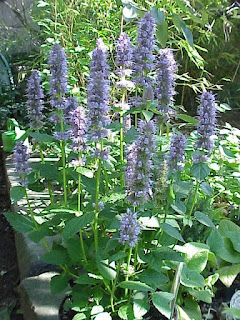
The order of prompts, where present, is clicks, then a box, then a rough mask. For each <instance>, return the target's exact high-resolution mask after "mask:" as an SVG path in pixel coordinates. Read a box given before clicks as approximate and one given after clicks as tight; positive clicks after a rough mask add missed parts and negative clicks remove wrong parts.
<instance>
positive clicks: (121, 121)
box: [120, 91, 125, 188]
mask: <svg viewBox="0 0 240 320" xmlns="http://www.w3.org/2000/svg"><path fill="white" fill-rule="evenodd" d="M124 101H125V91H124V92H123V96H122V105H123V104H124ZM120 125H121V128H120V162H121V165H123V162H124V150H123V134H124V132H123V128H122V126H123V112H122V111H120ZM120 179H121V187H122V188H124V185H125V177H124V172H123V171H121V178H120Z"/></svg>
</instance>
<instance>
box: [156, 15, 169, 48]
mask: <svg viewBox="0 0 240 320" xmlns="http://www.w3.org/2000/svg"><path fill="white" fill-rule="evenodd" d="M156 38H157V39H158V41H159V42H160V45H161V47H162V48H165V47H166V43H167V40H168V23H167V21H166V20H164V21H163V22H162V23H161V24H158V25H157V28H156Z"/></svg>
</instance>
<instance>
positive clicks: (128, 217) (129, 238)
mask: <svg viewBox="0 0 240 320" xmlns="http://www.w3.org/2000/svg"><path fill="white" fill-rule="evenodd" d="M140 232H141V227H140V224H139V222H138V221H137V214H136V213H132V211H131V210H130V209H128V208H127V212H126V213H123V214H122V215H121V226H120V239H119V242H120V243H121V244H125V243H128V245H129V246H130V247H134V246H135V245H136V244H137V242H138V235H139V233H140Z"/></svg>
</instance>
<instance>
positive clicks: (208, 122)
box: [195, 91, 216, 160]
mask: <svg viewBox="0 0 240 320" xmlns="http://www.w3.org/2000/svg"><path fill="white" fill-rule="evenodd" d="M197 112H198V120H199V121H198V127H197V133H198V140H197V143H196V148H198V149H202V150H203V151H205V152H206V153H207V154H210V153H211V151H212V149H213V135H214V133H215V129H216V104H215V97H214V95H213V93H212V92H207V91H206V92H203V93H202V95H201V105H200V107H199V108H198V111H197ZM195 160H197V159H195ZM198 160H206V157H204V156H203V158H202V159H198Z"/></svg>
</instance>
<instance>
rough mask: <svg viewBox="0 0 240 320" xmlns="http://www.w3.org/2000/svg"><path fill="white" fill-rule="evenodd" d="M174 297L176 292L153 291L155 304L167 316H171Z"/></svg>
mask: <svg viewBox="0 0 240 320" xmlns="http://www.w3.org/2000/svg"><path fill="white" fill-rule="evenodd" d="M173 299H174V294H173V293H169V292H163V291H161V292H154V293H152V302H153V305H154V306H155V307H156V308H157V309H158V311H159V312H160V313H161V314H163V315H164V316H165V317H166V318H168V319H169V318H170V315H171V307H170V304H171V302H172V300H173Z"/></svg>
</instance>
